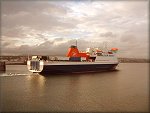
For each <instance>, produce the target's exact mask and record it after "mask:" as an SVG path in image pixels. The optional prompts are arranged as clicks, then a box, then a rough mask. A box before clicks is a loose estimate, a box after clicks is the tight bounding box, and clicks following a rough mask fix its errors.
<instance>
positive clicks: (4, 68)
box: [0, 61, 6, 71]
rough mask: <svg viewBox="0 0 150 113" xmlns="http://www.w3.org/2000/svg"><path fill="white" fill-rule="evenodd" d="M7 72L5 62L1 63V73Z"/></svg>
mask: <svg viewBox="0 0 150 113" xmlns="http://www.w3.org/2000/svg"><path fill="white" fill-rule="evenodd" d="M5 70H6V64H5V62H2V61H0V71H5Z"/></svg>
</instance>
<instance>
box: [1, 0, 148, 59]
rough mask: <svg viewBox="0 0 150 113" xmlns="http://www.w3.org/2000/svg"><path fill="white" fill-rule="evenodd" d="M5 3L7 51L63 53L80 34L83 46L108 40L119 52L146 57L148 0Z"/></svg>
mask: <svg viewBox="0 0 150 113" xmlns="http://www.w3.org/2000/svg"><path fill="white" fill-rule="evenodd" d="M1 3H2V4H1V6H2V7H1V17H2V18H1V23H2V24H1V30H2V31H1V32H2V34H1V35H2V42H1V43H2V45H3V47H1V48H2V54H27V53H31V54H32V53H34V54H55V55H56V54H62V55H64V54H65V53H66V51H67V49H68V47H69V46H70V45H72V44H75V39H78V47H79V49H81V50H85V48H87V47H101V46H102V45H103V43H104V42H108V46H109V47H110V48H111V47H114V46H115V47H118V48H119V49H120V52H118V54H119V55H120V56H123V57H133V56H135V57H144V56H145V57H147V54H148V52H147V51H148V45H149V43H148V1H107V2H106V1H57V2H56V1H2V2H1ZM141 45H142V46H141ZM25 48H26V49H25ZM137 48H138V51H141V52H142V53H141V54H138V52H137ZM12 51H14V52H12Z"/></svg>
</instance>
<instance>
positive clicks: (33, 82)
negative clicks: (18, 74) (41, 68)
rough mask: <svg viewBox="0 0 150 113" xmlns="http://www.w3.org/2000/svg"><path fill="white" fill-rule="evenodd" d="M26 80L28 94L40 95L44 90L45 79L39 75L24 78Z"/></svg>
mask: <svg viewBox="0 0 150 113" xmlns="http://www.w3.org/2000/svg"><path fill="white" fill-rule="evenodd" d="M26 78H27V82H28V87H29V90H30V92H34V91H36V92H38V93H42V92H43V90H44V86H45V81H46V79H45V77H44V76H42V75H40V74H37V73H36V74H35V73H33V74H31V75H29V76H26Z"/></svg>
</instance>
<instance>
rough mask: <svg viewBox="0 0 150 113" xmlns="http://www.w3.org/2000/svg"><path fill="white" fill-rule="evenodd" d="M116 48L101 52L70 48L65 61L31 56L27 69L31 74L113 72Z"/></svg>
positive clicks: (115, 64) (90, 49)
mask: <svg viewBox="0 0 150 113" xmlns="http://www.w3.org/2000/svg"><path fill="white" fill-rule="evenodd" d="M116 51H118V48H112V49H110V50H108V51H103V50H100V49H98V48H87V49H86V51H85V52H79V50H78V48H77V46H74V45H72V46H70V48H69V49H68V53H67V55H66V57H64V58H66V59H58V58H57V57H54V58H53V59H49V57H48V56H32V58H31V59H29V60H28V61H27V68H28V70H29V71H31V72H33V73H49V74H52V73H89V72H100V71H109V70H115V69H116V66H117V65H118V64H119V61H118V59H117V57H116Z"/></svg>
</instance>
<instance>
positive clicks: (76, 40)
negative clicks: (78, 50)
mask: <svg viewBox="0 0 150 113" xmlns="http://www.w3.org/2000/svg"><path fill="white" fill-rule="evenodd" d="M76 47H77V39H76Z"/></svg>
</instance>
